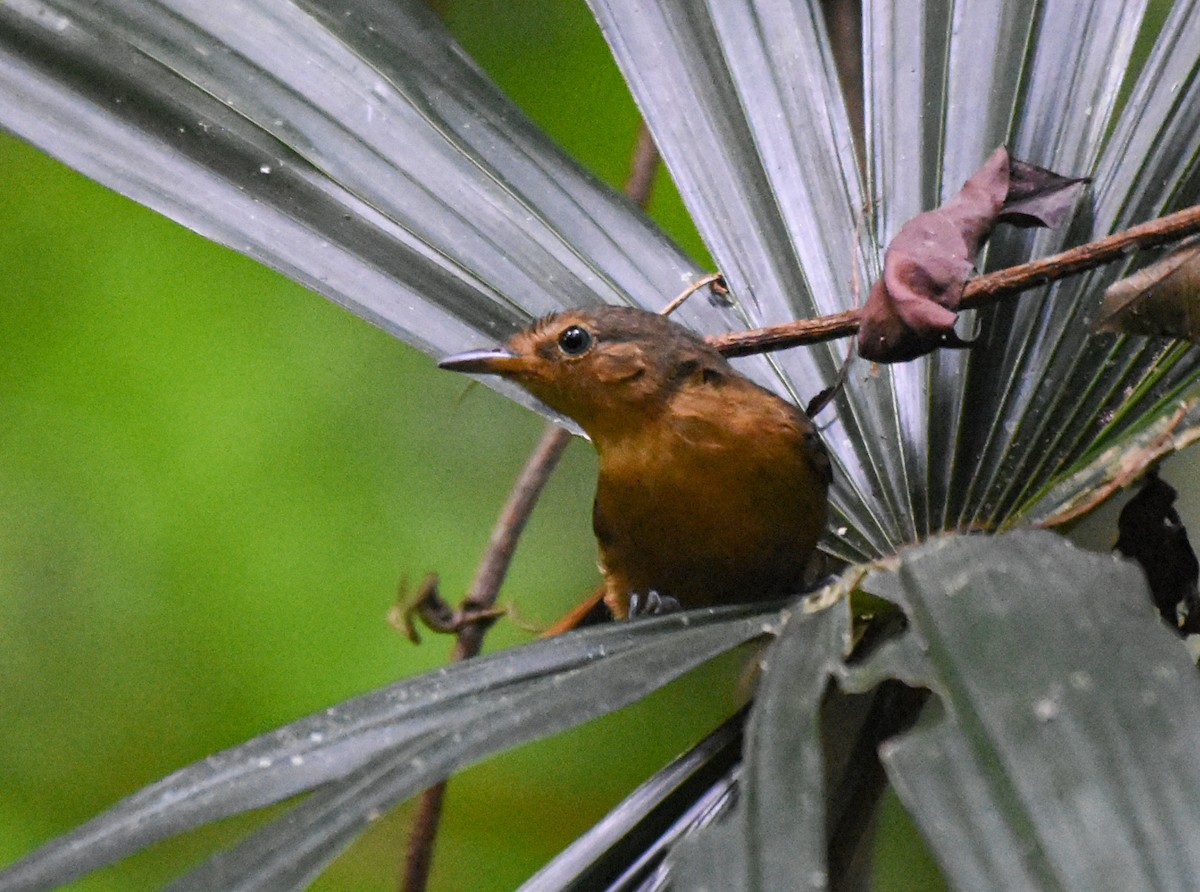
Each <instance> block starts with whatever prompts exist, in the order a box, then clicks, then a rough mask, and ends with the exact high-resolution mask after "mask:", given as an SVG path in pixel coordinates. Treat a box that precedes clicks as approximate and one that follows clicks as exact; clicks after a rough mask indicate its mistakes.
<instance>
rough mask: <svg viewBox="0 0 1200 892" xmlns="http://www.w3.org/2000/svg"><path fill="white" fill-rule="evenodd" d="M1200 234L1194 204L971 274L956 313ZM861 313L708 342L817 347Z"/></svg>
mask: <svg viewBox="0 0 1200 892" xmlns="http://www.w3.org/2000/svg"><path fill="white" fill-rule="evenodd" d="M1196 232H1200V205H1194V206H1192V207H1189V208H1185V209H1183V210H1182V211H1176V212H1175V213H1173V214H1168V215H1167V216H1165V217H1159V218H1157V219H1155V220H1150V221H1149V222H1147V223H1142V224H1140V225H1138V226H1134V227H1131V228H1130V229H1126V230H1124V231H1122V232H1118V233H1116V234H1114V235H1110V236H1108V237H1107V238H1102V239H1099V240H1097V241H1094V242H1089V243H1088V244H1086V245H1080V246H1079V247H1077V248H1071V249H1070V250H1068V251H1063V252H1062V253H1060V254H1052V255H1051V256H1049V257H1043V258H1041V259H1040V260H1033V261H1030V262H1029V263H1022V264H1019V265H1017V266H1010V267H1009V268H1008V269H1002V270H997V271H996V272H993V273H988V274H987V275H984V276H976V277H975V278H974V279H971V280H970V281H969V282H967V286H966V288H964V289H963V296H962V301H961V303H960V305H959V306H960V309H964V310H971V309H978V308H979V307H985V306H988V305H989V304H994V303H998V302H999V301H1000V300H1002V299H1004V298H1006V297H1009V296H1011V295H1014V294H1017V293H1019V292H1021V291H1027V290H1028V289H1030V288H1036V287H1037V286H1039V285H1045V284H1046V283H1048V282H1054V281H1057V280H1058V279H1065V278H1067V277H1068V276H1074V275H1077V274H1079V273H1082V272H1086V271H1087V270H1089V269H1094V268H1095V267H1098V266H1103V265H1104V264H1106V263H1111V262H1112V261H1114V260H1117V259H1118V258H1120V257H1121V256H1122V255H1124V254H1127V253H1129V252H1130V251H1134V250H1139V249H1145V248H1153V247H1157V246H1158V245H1165V244H1168V243H1170V242H1174V241H1178V240H1180V239H1182V238H1184V237H1185V236H1189V235H1191V234H1193V233H1196ZM860 317H861V311H859V310H857V309H855V310H846V311H845V312H842V313H833V314H831V315H829V316H817V317H816V318H814V319H801V320H799V321H797V322H786V323H784V324H782V325H772V326H769V327H767V328H752V329H749V330H748V331H738V332H730V333H729V334H723V335H714V336H712V337H710V338H709V339H708V340H709V342H710V343H711V344H712V345H713V346H714V347H716V348H717V349H718V350H720V351H721V352H722V353H723V354H725V355H726V356H749V355H750V354H752V353H767V352H769V351H772V350H783V349H786V348H788V347H799V346H800V345H802V344H819V343H821V342H822V341H832V340H836V339H837V338H844V337H849V336H850V335H852V334H854V333H856V332H857V331H858V324H859V319H860Z"/></svg>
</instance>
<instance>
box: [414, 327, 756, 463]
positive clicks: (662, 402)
mask: <svg viewBox="0 0 1200 892" xmlns="http://www.w3.org/2000/svg"><path fill="white" fill-rule="evenodd" d="M438 366H439V367H440V368H444V369H451V370H453V371H458V372H470V373H474V374H488V375H501V376H503V377H505V378H508V379H509V380H511V381H513V382H515V383H517V384H519V385H520V386H521V387H523V388H525V389H526V390H527V391H529V392H530V393H531V394H533V395H534V396H535V397H537V398H538V399H539V400H541V401H542V402H544V403H545V404H546V405H548V406H549V407H550V408H552V409H554V410H555V411H557V412H561V413H562V414H564V415H566V416H568V417H570V418H572V419H574V420H575V421H576V422H577V423H578V424H579V426H580V427H582V428H583V429H584V430H585V431H587V433H588V435H589V436H591V437H592V439H593V440H595V439H597V436H605V435H609V434H613V433H619V431H620V429H621V428H622V427H625V426H628V425H633V424H637V423H639V422H641V421H644V420H645V419H647V418H649V417H652V416H653V415H654V414H655V413H656V412H659V411H662V409H663V408H664V407H665V406H666V405H667V402H668V400H669V399H670V397H671V394H672V393H673V392H674V391H676V390H677V389H678V388H680V387H682V386H685V385H687V384H688V383H690V382H692V381H703V382H705V383H713V382H716V381H719V380H721V379H723V378H724V377H726V376H728V375H730V374H733V370H732V368H731V367H730V366H729V364H728V363H727V362H726V360H725V359H724V357H722V356H721V355H720V354H719V353H718V352H717V351H716V350H715V349H713V347H711V346H710V345H709V344H707V343H706V342H705V341H704V340H702V339H701V338H699V337H697V336H696V335H694V334H692V333H691V332H689V331H688V330H687V329H685V328H683V327H681V326H679V325H676V324H675V323H673V322H669V321H668V320H666V319H665V318H663V317H662V316H660V315H658V314H655V313H650V312H647V311H645V310H638V309H633V308H631V307H602V308H600V309H591V310H565V311H563V312H561V313H555V314H553V315H551V316H547V317H545V318H543V319H540V320H538V321H537V322H535V323H534V324H533V325H531V326H530V327H529V328H526V329H523V330H522V331H519V332H517V333H516V334H515V335H513V337H512V338H510V339H509V340H508V342H507V343H506V344H505V345H504V346H503V347H500V348H496V349H492V350H471V351H468V352H466V353H457V354H455V355H453V356H448V357H446V358H445V359H443V360H442V361H441V362H439V363H438Z"/></svg>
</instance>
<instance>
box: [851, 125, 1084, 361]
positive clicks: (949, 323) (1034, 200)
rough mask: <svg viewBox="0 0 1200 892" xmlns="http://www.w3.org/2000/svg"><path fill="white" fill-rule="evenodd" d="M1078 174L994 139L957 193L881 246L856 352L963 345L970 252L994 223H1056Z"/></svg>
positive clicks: (906, 354) (903, 354) (892, 355)
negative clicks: (959, 331) (995, 144)
mask: <svg viewBox="0 0 1200 892" xmlns="http://www.w3.org/2000/svg"><path fill="white" fill-rule="evenodd" d="M1085 182H1086V180H1084V179H1078V178H1071V177H1064V176H1061V175H1059V174H1056V173H1054V172H1052V171H1049V170H1046V169H1044V168H1041V167H1037V166H1035V165H1033V164H1027V163H1025V162H1023V161H1016V160H1013V159H1011V158H1010V157H1009V154H1008V150H1007V149H1006V148H1004V147H1003V146H1001V147H1000V148H999V149H997V150H996V151H995V152H993V153H992V156H991V157H990V158H988V160H987V161H986V162H985V163H984V165H983V166H982V167H981V168H979V170H978V171H976V172H975V174H974V175H972V176H971V178H970V179H969V180H967V182H966V183H964V184H963V188H962V190H961V191H959V192H958V194H957V195H955V196H953V197H952V198H950V199H949V200H948V201H946V202H945V203H944V204H943V205H941V206H940V207H938V208H935V209H934V210H932V211H925V212H924V213H921V214H917V216H915V217H913V218H912V219H911V220H909V221H908V222H907V223H905V224H904V225H903V226H902V227H901V228H900V231H899V232H898V233H897V234H896V237H895V238H894V239H892V241H891V244H889V245H888V248H887V252H886V253H885V254H884V260H883V277H882V278H881V279H879V280H877V281H876V282H875V283H874V285H872V286H871V291H870V294H869V295H868V297H867V303H866V306H864V307H863V313H862V325H861V327H860V329H859V349H860V351H861V353H862V355H863V356H864V357H865V358H867V359H870V360H874V361H876V362H902V361H904V360H908V359H914V358H915V357H917V356H921V355H923V354H925V353H929V352H931V351H933V350H935V349H937V348H938V347H962V346H969V345H968V344H967V343H966V342H964V341H963V340H961V339H960V338H959V337H958V336H957V335H956V334H955V333H954V323H955V320H956V319H957V318H958V304H959V301H960V300H961V298H962V293H963V287H964V286H965V285H966V282H967V277H968V276H969V275H970V274H971V272H972V270H973V269H974V267H975V255H976V254H978V253H979V249H980V248H981V247H982V246H983V243H984V242H985V241H987V238H988V236H990V235H991V233H992V229H993V228H994V227H995V225H996V223H998V222H1005V223H1010V224H1012V225H1015V226H1053V225H1057V224H1058V223H1061V222H1062V220H1063V219H1065V217H1066V216H1067V213H1068V212H1069V211H1070V209H1071V207H1072V205H1073V204H1074V202H1075V198H1076V195H1077V194H1078V191H1079V189H1080V188H1082V184H1083V183H1085Z"/></svg>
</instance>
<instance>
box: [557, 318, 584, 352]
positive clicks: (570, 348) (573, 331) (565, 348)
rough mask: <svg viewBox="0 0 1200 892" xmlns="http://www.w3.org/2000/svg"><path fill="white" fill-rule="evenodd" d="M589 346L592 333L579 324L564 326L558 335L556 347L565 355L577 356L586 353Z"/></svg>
mask: <svg viewBox="0 0 1200 892" xmlns="http://www.w3.org/2000/svg"><path fill="white" fill-rule="evenodd" d="M590 346H592V334H591V332H589V331H588V330H587V329H586V328H584V327H583V326H580V325H571V326H569V327H567V328H564V329H563V331H562V334H560V335H559V336H558V349H560V350H562V352H563V353H565V354H567V356H579V355H580V354H582V353H586V352H587V349H588V347H590Z"/></svg>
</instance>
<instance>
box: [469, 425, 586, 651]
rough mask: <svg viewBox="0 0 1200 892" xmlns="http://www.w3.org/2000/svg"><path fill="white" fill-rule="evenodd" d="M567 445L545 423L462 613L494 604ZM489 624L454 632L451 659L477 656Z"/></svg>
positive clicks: (562, 432) (561, 432)
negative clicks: (544, 489) (530, 518)
mask: <svg viewBox="0 0 1200 892" xmlns="http://www.w3.org/2000/svg"><path fill="white" fill-rule="evenodd" d="M570 442H571V433H570V431H568V430H567V429H566V428H565V427H559V426H558V425H557V424H548V425H546V429H545V430H544V431H543V432H542V438H541V439H540V440H538V443H537V445H536V446H535V447H534V448H533V452H532V453H531V454H530V456H529V458H528V459H527V460H526V462H525V467H524V468H522V469H521V476H520V477H518V478H517V482H516V483H515V484H514V485H513V488H512V492H510V493H509V494H508V500H507V501H506V502H505V503H504V508H502V509H501V511H500V516H499V517H497V518H496V523H495V525H494V526H493V527H492V534H491V536H489V537H488V545H487V551H486V552H485V553H484V556H483V560H482V561H480V562H479V568H478V569H477V570H476V571H475V579H474V581H473V582H472V583H471V587H470V589H468V590H467V595H466V597H465V598H463V603H462V608H461V610H462V612H463V613H468V612H470V613H481V614H482V613H486V612H487V611H488V610H489V609H490V608H491V607H492V605H494V604H495V603H496V595H497V594H498V593H499V591H500V584H501V583H502V582H503V581H504V577H505V575H506V574H507V573H508V567H509V565H510V564H511V563H512V557H513V552H515V551H516V548H517V540H518V539H519V538H520V537H521V533H522V532H523V531H524V529H525V524H526V523H527V522H528V520H529V515H530V513H531V512H532V511H533V506H534V505H536V504H537V500H538V496H540V495H541V494H542V488H543V487H544V486H545V485H546V481H547V480H549V479H550V474H551V472H553V470H554V468H555V467H557V465H558V460H559V459H560V458H562V454H563V451H564V450H565V449H566V448H567V444H568V443H570ZM490 625H491V623H490V622H488V621H486V620H485V621H484V622H476V623H467V624H466V625H464V626H463V627H462V629H461V630H460V631H459V633H458V640H457V642H456V643H455V646H454V653H453V656H452V657H451V659H453V660H466V659H469V658H471V657H473V656H475V655H476V654H478V653H479V648H480V647H481V646H482V645H483V635H484V633H485V632H486V631H487V629H488V627H489V626H490Z"/></svg>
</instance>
